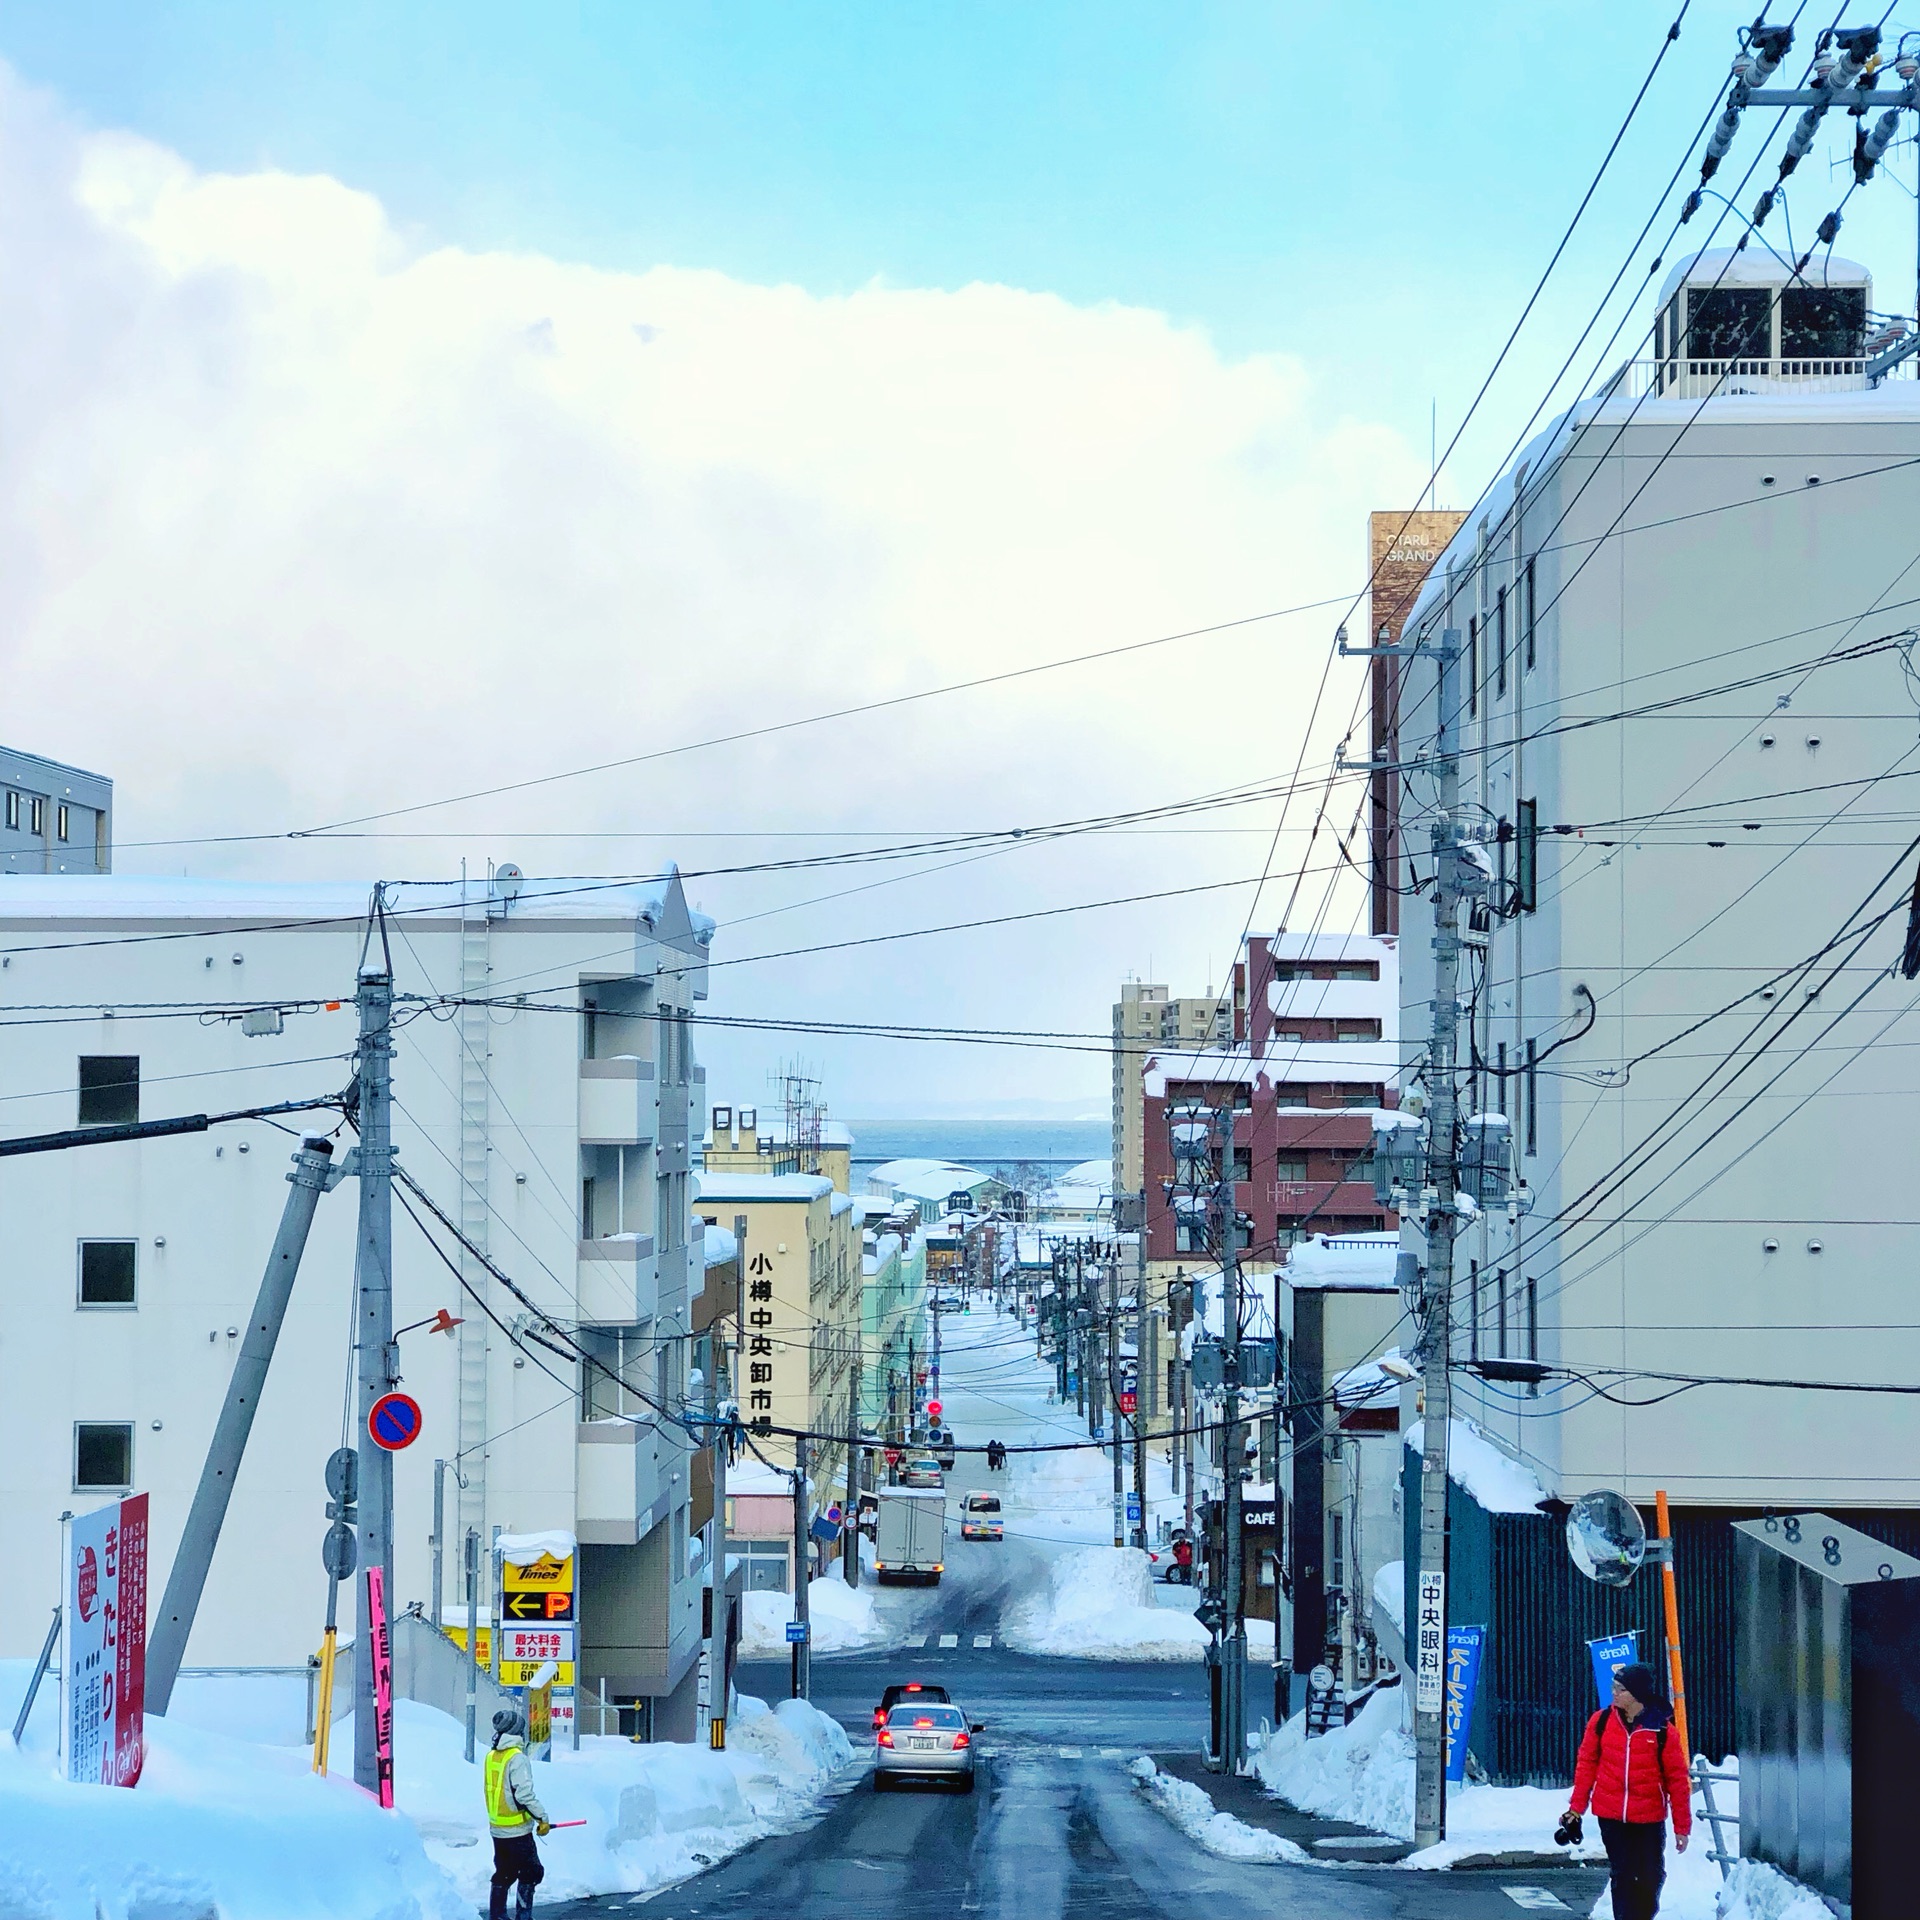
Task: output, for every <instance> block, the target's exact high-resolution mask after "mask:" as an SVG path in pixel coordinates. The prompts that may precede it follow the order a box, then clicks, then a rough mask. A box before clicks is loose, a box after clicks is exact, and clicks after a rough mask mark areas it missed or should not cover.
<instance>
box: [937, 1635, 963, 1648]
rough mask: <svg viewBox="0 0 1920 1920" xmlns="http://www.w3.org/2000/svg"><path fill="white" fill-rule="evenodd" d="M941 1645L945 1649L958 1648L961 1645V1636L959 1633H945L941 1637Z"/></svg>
mask: <svg viewBox="0 0 1920 1920" xmlns="http://www.w3.org/2000/svg"><path fill="white" fill-rule="evenodd" d="M940 1644H941V1645H942V1646H943V1647H957V1646H958V1645H959V1644H960V1636H959V1635H958V1634H957V1633H943V1634H942V1635H941V1636H940Z"/></svg>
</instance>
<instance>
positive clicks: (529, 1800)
mask: <svg viewBox="0 0 1920 1920" xmlns="http://www.w3.org/2000/svg"><path fill="white" fill-rule="evenodd" d="M526 1739H527V1723H526V1720H525V1718H524V1717H523V1716H522V1714H521V1713H520V1711H519V1709H518V1708H516V1707H502V1708H501V1709H500V1711H499V1712H498V1713H496V1714H495V1715H494V1716H493V1747H492V1749H491V1750H490V1751H489V1753H488V1754H487V1764H486V1771H485V1775H484V1778H485V1783H486V1791H487V1825H488V1827H489V1828H490V1829H491V1830H492V1833H493V1884H492V1888H491V1891H490V1895H489V1898H488V1901H487V1920H507V1889H508V1888H509V1887H511V1886H513V1885H514V1883H515V1882H516V1881H517V1882H518V1883H519V1897H518V1899H517V1901H516V1902H515V1905H514V1916H515V1920H532V1914H533V1890H534V1888H535V1887H537V1886H538V1885H539V1884H540V1882H541V1881H542V1880H544V1879H545V1878H546V1874H547V1870H546V1868H544V1867H543V1866H542V1865H541V1864H540V1849H539V1848H538V1847H536V1846H535V1845H534V1843H533V1842H534V1835H535V1834H538V1835H540V1836H541V1837H542V1838H543V1839H544V1838H545V1837H546V1835H547V1834H548V1833H549V1832H550V1831H551V1830H552V1825H553V1823H552V1822H551V1821H550V1820H549V1819H548V1818H547V1810H546V1808H545V1807H543V1806H542V1805H541V1804H540V1797H539V1795H538V1794H536V1793H535V1792H534V1790H533V1767H532V1765H531V1764H530V1763H529V1761H528V1759H527V1753H526Z"/></svg>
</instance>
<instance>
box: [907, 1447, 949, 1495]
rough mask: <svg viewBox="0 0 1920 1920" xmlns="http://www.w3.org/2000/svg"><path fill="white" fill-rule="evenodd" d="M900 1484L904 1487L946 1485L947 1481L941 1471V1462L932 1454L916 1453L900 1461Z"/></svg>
mask: <svg viewBox="0 0 1920 1920" xmlns="http://www.w3.org/2000/svg"><path fill="white" fill-rule="evenodd" d="M900 1484H901V1485H902V1486H903V1487H944V1486H945V1485H946V1484H947V1483H946V1479H945V1477H944V1476H943V1475H942V1473H941V1471H940V1462H939V1461H938V1460H936V1459H935V1458H934V1457H933V1455H932V1454H930V1453H915V1454H909V1455H908V1456H907V1458H906V1459H904V1460H902V1461H901V1462H900Z"/></svg>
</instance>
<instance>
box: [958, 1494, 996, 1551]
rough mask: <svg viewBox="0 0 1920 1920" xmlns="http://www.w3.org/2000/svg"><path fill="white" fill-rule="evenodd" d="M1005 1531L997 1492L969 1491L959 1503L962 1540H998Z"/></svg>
mask: <svg viewBox="0 0 1920 1920" xmlns="http://www.w3.org/2000/svg"><path fill="white" fill-rule="evenodd" d="M1005 1532H1006V1529H1005V1527H1004V1525H1003V1524H1002V1522H1001V1519H1000V1496H999V1495H998V1494H997V1493H970V1494H968V1495H967V1497H966V1499H965V1500H963V1501H962V1502H961V1503H960V1538H961V1539H962V1540H999V1539H1001V1538H1003V1537H1004V1536H1005Z"/></svg>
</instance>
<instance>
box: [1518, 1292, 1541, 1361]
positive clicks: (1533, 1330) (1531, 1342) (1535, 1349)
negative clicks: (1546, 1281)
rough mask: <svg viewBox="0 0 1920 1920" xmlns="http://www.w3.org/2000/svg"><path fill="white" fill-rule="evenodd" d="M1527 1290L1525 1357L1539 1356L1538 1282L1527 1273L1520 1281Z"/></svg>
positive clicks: (1534, 1358)
mask: <svg viewBox="0 0 1920 1920" xmlns="http://www.w3.org/2000/svg"><path fill="white" fill-rule="evenodd" d="M1521 1284H1522V1285H1523V1286H1524V1287H1525V1288H1526V1290H1527V1358H1528V1359H1529V1360H1538V1359H1539V1358H1540V1282H1539V1281H1538V1280H1536V1279H1535V1278H1534V1277H1533V1275H1532V1274H1528V1275H1527V1277H1526V1279H1525V1280H1524V1281H1523V1282H1522V1283H1521Z"/></svg>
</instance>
